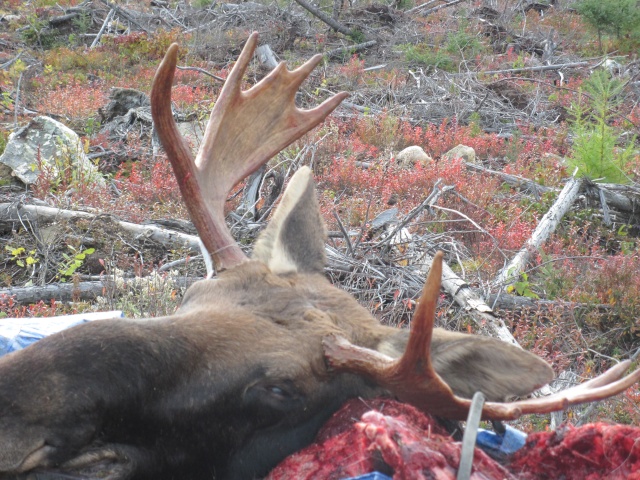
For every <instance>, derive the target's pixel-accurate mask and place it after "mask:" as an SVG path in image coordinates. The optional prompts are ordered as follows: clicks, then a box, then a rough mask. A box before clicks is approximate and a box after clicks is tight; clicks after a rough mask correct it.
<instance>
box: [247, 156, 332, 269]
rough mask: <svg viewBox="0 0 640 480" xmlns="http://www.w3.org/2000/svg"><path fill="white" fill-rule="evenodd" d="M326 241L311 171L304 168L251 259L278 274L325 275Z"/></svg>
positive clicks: (285, 196) (298, 172) (292, 181)
mask: <svg viewBox="0 0 640 480" xmlns="http://www.w3.org/2000/svg"><path fill="white" fill-rule="evenodd" d="M325 237H326V232H325V228H324V222H323V221H322V217H321V216H320V209H319V207H318V201H317V199H316V192H315V187H314V183H313V177H312V174H311V169H310V168H309V167H302V168H301V169H300V170H298V171H297V172H296V173H295V174H294V175H293V177H291V180H290V181H289V184H288V185H287V188H286V190H285V192H284V195H283V197H282V200H281V201H280V204H279V205H278V207H277V208H276V211H275V213H274V214H273V217H272V219H271V222H269V225H268V226H267V228H266V229H265V230H264V231H263V232H262V233H261V234H260V237H259V238H258V241H257V242H256V245H255V248H254V250H253V255H252V258H254V259H256V260H260V261H262V262H264V263H265V264H267V266H268V267H269V269H270V270H271V271H272V272H273V273H275V274H284V273H294V272H306V273H322V272H323V270H324V265H325V254H324V241H325Z"/></svg>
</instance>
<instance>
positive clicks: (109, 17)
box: [89, 8, 116, 49]
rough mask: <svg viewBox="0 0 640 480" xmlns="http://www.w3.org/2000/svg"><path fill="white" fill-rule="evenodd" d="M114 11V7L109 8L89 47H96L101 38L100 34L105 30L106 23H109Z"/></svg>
mask: <svg viewBox="0 0 640 480" xmlns="http://www.w3.org/2000/svg"><path fill="white" fill-rule="evenodd" d="M115 13H116V11H115V9H113V8H112V9H111V10H109V13H108V14H107V16H106V17H105V19H104V22H102V26H101V27H100V31H99V32H98V34H97V35H96V38H94V39H93V42H91V46H90V47H89V48H90V49H92V48H96V47H97V46H98V44H99V43H100V39H101V38H102V34H103V33H104V31H105V30H106V28H107V25H108V24H109V22H110V21H111V19H112V18H113V16H114V15H115Z"/></svg>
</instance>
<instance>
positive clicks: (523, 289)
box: [507, 272, 540, 298]
mask: <svg viewBox="0 0 640 480" xmlns="http://www.w3.org/2000/svg"><path fill="white" fill-rule="evenodd" d="M507 292H509V293H512V292H515V293H516V295H518V296H520V297H527V298H540V297H539V296H538V294H537V293H535V292H534V291H533V290H531V282H529V275H527V273H526V272H522V274H520V279H519V280H518V281H517V282H515V283H514V284H513V285H509V286H508V287H507Z"/></svg>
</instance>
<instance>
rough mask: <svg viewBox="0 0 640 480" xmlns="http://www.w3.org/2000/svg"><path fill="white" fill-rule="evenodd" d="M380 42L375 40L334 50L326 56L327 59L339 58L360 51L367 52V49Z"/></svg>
mask: <svg viewBox="0 0 640 480" xmlns="http://www.w3.org/2000/svg"><path fill="white" fill-rule="evenodd" d="M377 43H378V42H376V41H375V40H370V41H368V42H364V43H357V44H355V45H347V46H346V47H340V48H334V49H333V50H329V51H328V52H326V53H325V54H324V56H325V57H326V58H332V57H339V56H341V55H344V54H345V53H355V52H359V51H360V50H365V49H367V48H371V47H373V46H375V45H377Z"/></svg>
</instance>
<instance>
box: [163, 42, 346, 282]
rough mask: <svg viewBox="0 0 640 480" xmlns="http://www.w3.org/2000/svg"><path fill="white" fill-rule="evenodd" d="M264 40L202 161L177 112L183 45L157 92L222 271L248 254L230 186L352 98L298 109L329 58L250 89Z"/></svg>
mask: <svg viewBox="0 0 640 480" xmlns="http://www.w3.org/2000/svg"><path fill="white" fill-rule="evenodd" d="M257 43H258V34H257V33H255V32H254V33H252V34H251V36H250V37H249V39H248V40H247V43H246V45H245V47H244V49H243V50H242V53H241V54H240V57H239V58H238V61H237V62H236V64H235V66H234V67H233V69H232V70H231V73H230V74H229V77H228V78H227V80H226V82H225V84H224V87H223V88H222V90H221V92H220V95H219V96H218V100H217V102H216V104H215V106H214V107H213V110H212V112H211V117H210V118H209V123H208V124H207V128H206V131H205V134H204V138H203V140H202V144H201V146H200V150H199V151H198V155H197V156H196V160H195V162H194V161H193V158H192V156H191V152H190V151H189V147H188V146H187V144H186V142H185V141H184V139H183V138H182V136H181V135H180V133H179V132H178V128H177V126H176V124H175V122H174V120H173V114H172V111H171V84H172V83H173V76H174V72H175V67H176V62H177V57H178V45H177V44H173V45H171V46H170V47H169V50H168V51H167V54H166V55H165V57H164V60H163V61H162V63H161V64H160V67H159V68H158V71H157V72H156V76H155V78H154V80H153V87H152V90H151V114H152V116H153V122H154V126H155V128H156V131H157V132H158V137H159V138H160V141H161V143H162V146H163V147H164V149H165V151H166V153H167V157H168V158H169V160H170V161H171V165H172V166H173V171H174V173H175V175H176V178H177V180H178V185H179V186H180V191H181V193H182V197H183V198H184V199H185V202H186V204H187V209H188V210H189V214H190V216H191V219H192V221H193V223H194V225H195V227H196V229H197V230H198V233H199V234H200V238H201V239H202V242H203V243H204V245H205V247H206V249H207V251H208V252H209V254H210V255H211V257H212V258H213V261H214V263H215V265H216V268H217V269H218V270H224V269H226V268H230V267H232V266H234V265H237V264H238V263H240V262H242V261H244V260H245V259H246V256H245V255H244V253H243V252H242V250H241V249H240V247H239V246H238V245H237V244H236V242H235V240H234V239H233V237H232V236H231V233H230V232H229V229H228V228H227V226H226V224H225V221H224V204H225V201H226V198H227V195H228V193H229V191H230V190H231V189H232V188H233V186H234V185H235V184H236V183H238V182H239V181H240V180H242V179H243V178H245V177H246V176H247V175H250V174H251V173H253V172H254V171H255V170H257V169H258V168H259V167H260V166H261V165H263V164H265V163H266V162H267V161H268V160H269V159H270V158H271V157H272V156H274V155H275V154H276V153H278V152H279V151H280V150H282V149H283V148H285V147H287V146H288V145H289V144H290V143H292V142H293V141H295V140H297V139H298V138H300V137H301V136H302V135H304V134H305V133H307V132H308V131H309V130H311V129H312V128H313V127H315V126H316V125H318V124H319V123H320V122H322V121H323V120H324V119H325V117H326V116H327V115H329V113H331V112H332V111H333V110H334V109H335V108H336V107H337V106H338V105H339V104H340V102H341V101H342V100H343V99H344V98H346V97H347V95H348V94H347V93H344V92H341V93H338V94H336V95H334V96H332V97H331V98H329V99H327V100H326V101H324V102H323V103H322V104H321V105H319V106H318V107H316V108H314V109H311V110H301V109H299V108H297V107H296V106H295V95H296V92H297V90H298V88H299V87H300V84H302V82H303V81H304V80H305V79H306V78H307V77H308V76H309V74H310V73H311V71H312V70H313V69H314V68H315V66H316V65H318V63H319V62H320V60H321V59H322V56H321V55H316V56H314V57H313V58H311V59H310V60H309V61H307V62H306V63H305V64H304V65H302V66H301V67H299V68H297V69H295V70H293V71H289V70H287V68H286V66H285V64H284V63H281V64H280V65H278V66H277V67H276V68H275V69H274V70H273V71H272V72H271V73H270V74H269V75H267V76H266V77H265V78H263V79H262V81H260V82H259V83H258V84H256V85H254V86H253V87H252V88H250V89H249V90H247V91H244V92H243V91H242V89H241V83H242V77H243V75H244V73H245V71H246V69H247V66H248V64H249V61H250V60H251V58H252V56H253V52H254V51H255V49H256V46H257Z"/></svg>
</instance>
